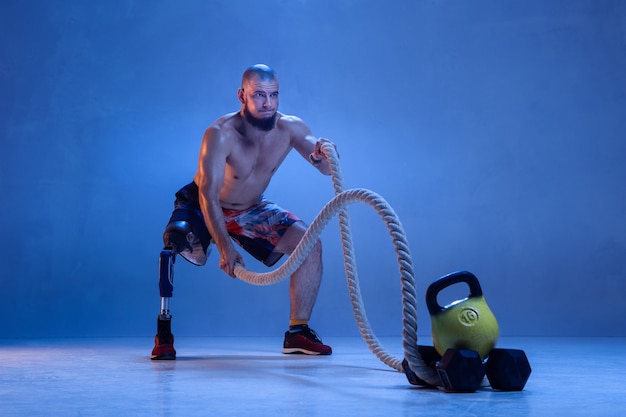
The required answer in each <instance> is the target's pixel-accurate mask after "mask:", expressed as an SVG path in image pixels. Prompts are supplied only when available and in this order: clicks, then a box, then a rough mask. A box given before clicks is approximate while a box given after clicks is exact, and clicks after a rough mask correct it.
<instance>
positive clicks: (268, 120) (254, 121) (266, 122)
mask: <svg viewBox="0 0 626 417" xmlns="http://www.w3.org/2000/svg"><path fill="white" fill-rule="evenodd" d="M243 114H244V116H245V117H246V120H247V121H248V123H250V124H251V125H252V126H254V127H256V128H257V129H260V130H263V131H265V132H269V131H270V130H272V129H273V128H274V125H275V123H276V116H277V113H274V114H273V115H271V116H270V117H264V118H262V119H260V118H258V117H254V116H253V115H252V114H251V113H250V111H249V110H248V107H244V109H243Z"/></svg>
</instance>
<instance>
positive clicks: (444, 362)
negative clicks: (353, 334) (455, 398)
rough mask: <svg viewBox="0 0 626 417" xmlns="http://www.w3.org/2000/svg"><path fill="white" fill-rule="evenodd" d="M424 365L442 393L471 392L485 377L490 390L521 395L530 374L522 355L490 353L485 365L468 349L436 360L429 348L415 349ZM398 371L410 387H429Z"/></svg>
mask: <svg viewBox="0 0 626 417" xmlns="http://www.w3.org/2000/svg"><path fill="white" fill-rule="evenodd" d="M418 352H419V353H420V355H421V356H422V360H423V361H424V363H425V364H426V365H427V366H429V367H432V368H433V369H435V370H436V371H437V374H438V375H439V378H440V379H441V386H442V387H443V388H444V390H445V391H446V392H459V393H461V392H464V393H469V392H475V391H476V390H477V389H478V388H479V387H480V385H481V383H482V381H483V380H484V378H485V374H486V375H487V379H488V380H489V384H490V385H491V387H492V388H493V389H494V390H499V391H521V390H522V389H524V386H525V384H526V381H527V380H528V377H529V376H530V373H531V368H530V364H529V362H528V359H527V357H526V354H525V353H524V351H522V350H518V349H499V348H498V349H493V350H492V351H491V352H490V354H489V357H488V359H487V361H486V362H483V360H482V359H481V357H480V355H479V354H478V352H476V351H474V350H469V349H453V348H451V349H448V350H446V352H445V353H444V355H443V356H440V355H439V354H438V353H437V351H436V350H435V348H433V347H431V346H418ZM402 367H403V369H404V372H405V374H406V377H407V380H408V381H409V383H411V384H412V385H420V386H430V385H429V384H428V383H426V382H425V381H423V380H422V379H420V378H419V377H418V376H417V375H415V373H414V372H413V371H412V370H411V369H410V368H409V365H408V362H407V360H406V359H405V360H404V361H403V362H402Z"/></svg>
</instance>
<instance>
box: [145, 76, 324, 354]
mask: <svg viewBox="0 0 626 417" xmlns="http://www.w3.org/2000/svg"><path fill="white" fill-rule="evenodd" d="M237 95H238V98H239V101H240V102H241V109H240V111H239V112H236V113H230V114H227V115H225V116H222V117H221V118H219V119H218V120H216V121H215V122H214V123H213V124H212V125H211V126H209V128H208V129H207V130H206V132H205V133H204V137H203V139H202V145H201V148H200V156H199V160H198V171H197V172H196V175H195V177H194V180H193V182H192V183H191V184H188V185H187V186H185V187H183V188H182V189H181V190H179V191H178V192H177V193H176V202H175V209H174V213H173V214H172V217H171V218H170V223H169V224H168V228H166V232H165V235H164V240H165V244H166V246H168V245H169V244H170V243H169V242H168V240H169V238H168V233H169V232H168V230H171V229H170V226H171V225H173V224H175V223H176V222H181V221H183V222H188V223H189V224H191V225H193V229H194V230H193V233H192V234H191V235H189V234H188V235H187V236H191V238H190V237H188V239H187V240H188V242H187V244H186V245H185V243H183V244H182V245H179V246H185V248H184V249H183V248H179V250H177V252H178V253H180V254H181V256H183V257H184V258H185V259H187V260H189V261H190V262H192V263H194V264H196V265H204V263H205V262H206V256H207V254H208V252H209V249H210V244H211V243H214V244H215V245H216V246H217V249H218V251H219V254H220V262H219V266H220V268H221V269H222V270H223V271H224V272H225V273H226V274H228V275H229V276H231V277H235V275H234V268H235V265H236V264H241V265H244V262H243V258H242V257H241V254H240V253H239V252H238V251H237V249H236V248H235V246H234V245H233V240H235V241H236V242H237V243H238V244H239V245H240V246H241V247H243V248H244V249H245V250H246V251H247V252H249V253H250V254H251V255H253V256H254V257H255V258H257V259H258V260H260V261H261V262H263V263H264V264H266V265H268V266H271V265H274V264H275V263H276V262H277V261H278V260H279V259H280V258H281V257H282V255H283V254H290V253H291V252H293V250H294V249H295V247H296V246H297V245H298V243H299V242H300V239H301V238H302V236H303V235H304V233H305V231H306V227H307V226H306V225H305V224H304V222H303V221H302V220H300V219H299V218H297V217H296V216H295V215H293V214H292V213H289V212H288V211H286V210H284V209H282V208H280V207H279V206H277V205H276V204H274V203H272V202H270V201H269V200H267V199H266V198H265V197H264V196H263V193H264V192H265V190H266V188H267V186H268V185H269V182H270V180H271V178H272V176H273V175H274V173H275V172H276V170H277V169H278V167H279V166H280V164H281V163H282V162H283V160H284V159H285V157H286V156H287V154H289V152H290V151H291V150H292V149H295V150H296V151H297V152H298V153H299V154H300V155H302V156H303V157H304V158H305V159H306V160H307V161H309V162H310V163H311V164H312V165H313V166H315V167H316V168H317V169H318V170H319V171H320V172H322V173H323V174H325V175H330V166H329V164H328V161H327V160H326V157H325V156H324V154H322V153H321V145H322V144H323V143H324V142H327V143H330V141H328V140H327V139H323V138H320V139H316V138H315V137H314V136H313V135H312V133H311V130H310V129H309V128H308V126H307V125H306V124H305V123H304V122H303V121H302V120H300V119H299V118H298V117H295V116H288V115H285V114H282V113H280V112H278V111H277V109H278V77H277V75H276V73H275V72H274V70H273V69H271V68H270V67H268V66H267V65H263V64H258V65H254V66H252V67H250V68H248V69H247V70H246V71H245V72H244V74H243V77H242V83H241V88H240V89H239V90H238V92H237ZM179 224H180V223H179ZM231 239H232V240H231ZM190 240H191V241H190ZM321 279H322V245H321V242H320V241H317V242H316V244H315V246H314V247H313V249H312V251H311V252H310V253H309V255H308V256H307V258H306V259H305V260H304V262H303V263H302V265H301V266H300V267H299V268H298V269H297V270H296V272H294V273H293V275H292V276H291V279H290V285H289V295H290V302H291V306H290V316H289V330H288V331H287V332H286V333H285V340H284V343H283V353H304V354H314V355H330V354H331V353H332V349H331V347H330V346H327V345H324V344H323V343H322V341H321V340H320V338H319V337H318V336H317V334H316V333H315V332H314V331H313V330H312V329H310V328H309V327H308V322H309V319H310V317H311V312H312V310H313V306H314V304H315V300H316V298H317V293H318V290H319V286H320V282H321ZM162 318H163V317H161V316H160V319H159V324H158V333H157V336H156V338H155V347H154V349H153V351H152V359H174V358H175V356H176V351H175V350H174V345H173V343H174V338H173V336H172V335H171V330H170V323H169V320H167V323H165V322H164V321H163V320H161V319H162Z"/></svg>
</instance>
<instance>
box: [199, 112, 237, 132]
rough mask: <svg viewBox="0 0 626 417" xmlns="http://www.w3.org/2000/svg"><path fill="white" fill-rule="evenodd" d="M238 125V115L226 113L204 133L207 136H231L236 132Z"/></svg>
mask: <svg viewBox="0 0 626 417" xmlns="http://www.w3.org/2000/svg"><path fill="white" fill-rule="evenodd" d="M240 125H241V118H240V117H239V113H237V112H233V113H228V114H225V115H224V116H222V117H220V118H218V119H217V120H215V121H214V122H213V123H211V124H210V125H209V127H207V129H206V133H207V134H209V135H215V134H220V135H231V134H234V133H236V132H237V130H238V129H239V127H240Z"/></svg>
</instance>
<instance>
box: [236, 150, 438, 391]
mask: <svg viewBox="0 0 626 417" xmlns="http://www.w3.org/2000/svg"><path fill="white" fill-rule="evenodd" d="M322 152H323V153H324V155H326V157H327V159H328V161H329V162H330V167H331V174H332V179H333V185H334V188H335V197H334V198H333V199H332V200H331V201H329V202H328V204H326V206H324V208H323V209H322V211H320V213H319V214H318V215H317V216H316V217H315V219H314V220H313V222H312V223H311V225H310V226H309V228H308V229H307V231H306V232H305V234H304V236H303V238H302V240H301V241H300V243H299V244H298V246H297V247H296V248H295V250H294V251H293V253H292V254H291V255H290V256H289V258H288V259H287V261H285V263H284V264H282V265H281V266H280V267H279V268H277V269H275V270H274V271H270V272H265V273H257V272H252V271H249V270H247V269H245V268H243V267H242V266H241V265H236V266H235V271H234V272H235V276H236V277H237V278H239V279H241V280H242V281H245V282H247V283H249V284H253V285H271V284H275V283H277V282H279V281H282V280H283V279H285V278H287V277H288V276H291V274H293V273H294V272H295V271H296V270H297V269H298V267H299V266H300V265H301V264H302V262H303V261H304V259H305V258H306V256H307V255H308V254H309V252H310V251H311V249H312V248H313V245H315V242H316V241H317V240H318V238H319V236H320V235H321V232H322V231H323V230H324V227H326V225H327V224H328V223H329V221H330V220H331V219H332V218H333V217H334V216H335V215H336V214H337V213H339V225H340V229H341V245H342V248H343V252H344V268H345V270H346V279H347V282H348V290H349V294H350V301H351V303H352V310H353V313H354V317H355V319H356V322H357V325H358V327H359V331H360V332H361V336H362V337H363V339H364V340H365V342H366V343H367V345H368V347H369V349H370V350H371V351H372V352H373V353H374V354H375V355H376V357H378V358H379V359H380V360H381V361H382V362H383V363H385V364H386V365H388V366H389V367H391V368H393V369H395V370H397V371H399V372H402V371H403V369H402V359H398V358H395V357H393V356H392V355H390V354H389V353H388V352H387V351H386V350H385V349H384V348H383V347H382V345H381V344H380V342H379V341H378V338H377V337H376V336H375V335H374V333H373V331H372V329H371V326H370V324H369V321H368V319H367V315H366V313H365V309H364V303H363V300H362V297H361V291H360V288H359V282H358V276H357V268H356V260H355V257H354V246H353V244H352V233H351V232H350V225H349V217H348V211H347V209H346V206H347V205H348V204H352V203H356V202H360V203H365V204H367V205H369V206H370V207H372V208H373V209H374V210H375V211H376V213H377V214H378V215H379V216H380V217H381V219H382V220H383V221H384V222H385V225H386V227H387V230H388V231H389V233H390V235H391V237H392V241H393V245H394V250H395V253H396V256H397V259H398V266H399V268H400V277H401V285H402V324H403V331H402V344H403V348H404V353H405V358H406V360H407V362H408V364H409V367H410V368H411V370H412V371H413V372H414V373H415V374H416V375H417V376H418V377H420V378H421V379H422V380H424V381H426V382H427V383H429V384H431V385H433V386H436V385H439V384H440V379H439V377H438V376H437V374H436V372H435V371H434V370H432V369H431V368H429V367H428V366H426V364H425V363H424V361H423V360H422V358H421V356H420V354H419V352H418V351H417V299H416V295H415V294H416V291H415V278H414V272H413V262H412V260H411V254H410V251H409V245H408V242H407V240H406V236H405V233H404V230H403V228H402V225H401V223H400V219H399V218H398V216H397V215H396V213H395V212H394V211H393V209H392V208H391V206H390V205H389V204H388V203H387V202H386V201H385V199H384V198H383V197H381V196H380V195H378V194H376V193H375V192H373V191H370V190H367V189H363V188H356V189H350V190H347V191H344V187H343V178H342V176H341V170H340V167H339V158H338V156H337V153H336V151H335V148H334V146H332V145H328V144H324V145H322Z"/></svg>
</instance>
